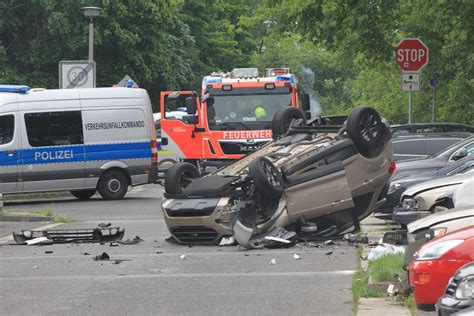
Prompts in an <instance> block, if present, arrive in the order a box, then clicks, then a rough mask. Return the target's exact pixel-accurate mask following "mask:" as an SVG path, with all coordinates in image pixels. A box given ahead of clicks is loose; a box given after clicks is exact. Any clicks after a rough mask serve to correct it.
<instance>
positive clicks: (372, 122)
mask: <svg viewBox="0 0 474 316" xmlns="http://www.w3.org/2000/svg"><path fill="white" fill-rule="evenodd" d="M346 128H347V133H348V134H349V136H350V138H351V139H352V141H353V142H354V144H355V145H356V147H357V149H358V150H359V152H360V153H361V154H362V155H363V156H365V157H367V158H373V157H376V156H377V155H379V154H380V153H381V151H382V149H383V146H384V141H383V140H384V138H385V137H384V135H383V134H384V131H385V125H384V124H383V123H382V120H381V119H380V115H379V114H378V112H377V111H376V110H375V109H373V108H371V107H364V106H359V107H355V108H354V109H353V110H352V112H351V114H350V115H349V118H348V119H347V125H346Z"/></svg>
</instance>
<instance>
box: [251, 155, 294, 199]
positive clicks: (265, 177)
mask: <svg viewBox="0 0 474 316" xmlns="http://www.w3.org/2000/svg"><path fill="white" fill-rule="evenodd" d="M249 175H250V177H251V178H252V180H253V182H254V185H255V187H256V188H257V190H258V191H260V193H261V194H262V195H263V196H264V197H267V198H270V199H279V198H280V197H281V195H282V194H283V191H284V190H285V185H284V184H283V177H282V175H281V172H280V170H278V168H277V167H275V165H274V164H273V163H272V162H271V161H270V160H268V159H267V158H265V157H257V158H255V159H254V160H252V161H251V162H250V164H249Z"/></svg>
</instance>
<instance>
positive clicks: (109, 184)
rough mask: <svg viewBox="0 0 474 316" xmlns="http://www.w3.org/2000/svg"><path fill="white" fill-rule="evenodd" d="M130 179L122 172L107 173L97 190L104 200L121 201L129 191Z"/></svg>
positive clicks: (112, 171)
mask: <svg viewBox="0 0 474 316" xmlns="http://www.w3.org/2000/svg"><path fill="white" fill-rule="evenodd" d="M128 185H129V183H128V179H127V176H126V175H125V174H124V172H122V171H118V170H109V171H106V172H105V173H104V174H103V175H102V176H101V177H100V180H99V184H98V186H97V189H98V191H99V193H100V195H101V196H102V197H103V198H104V200H121V199H122V198H123V197H124V196H125V194H126V193H127V190H128Z"/></svg>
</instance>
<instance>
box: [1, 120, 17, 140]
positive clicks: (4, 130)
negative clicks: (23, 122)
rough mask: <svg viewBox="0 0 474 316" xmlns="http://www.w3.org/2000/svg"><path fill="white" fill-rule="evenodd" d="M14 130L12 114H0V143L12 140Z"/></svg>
mask: <svg viewBox="0 0 474 316" xmlns="http://www.w3.org/2000/svg"><path fill="white" fill-rule="evenodd" d="M14 131H15V117H14V116H13V115H3V116H0V145H4V144H8V143H9V142H11V141H12V140H13V132H14Z"/></svg>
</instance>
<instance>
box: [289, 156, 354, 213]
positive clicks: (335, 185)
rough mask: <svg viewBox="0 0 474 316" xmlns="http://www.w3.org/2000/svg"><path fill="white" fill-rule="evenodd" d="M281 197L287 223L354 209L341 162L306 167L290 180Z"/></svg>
mask: <svg viewBox="0 0 474 316" xmlns="http://www.w3.org/2000/svg"><path fill="white" fill-rule="evenodd" d="M285 195H286V199H287V209H288V215H289V217H290V219H291V221H295V220H296V219H297V218H298V217H300V216H304V217H305V218H306V219H311V218H315V217H319V216H322V215H326V214H332V213H335V212H337V211H340V210H345V209H349V208H352V207H354V202H353V200H352V196H351V192H350V190H349V185H348V183H347V178H346V171H345V169H344V165H343V164H342V162H341V161H336V162H333V163H330V164H327V165H323V166H318V167H316V168H313V169H312V168H308V170H307V171H305V172H302V173H300V174H299V175H297V176H294V177H291V179H290V185H289V186H288V187H287V188H286V190H285Z"/></svg>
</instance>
